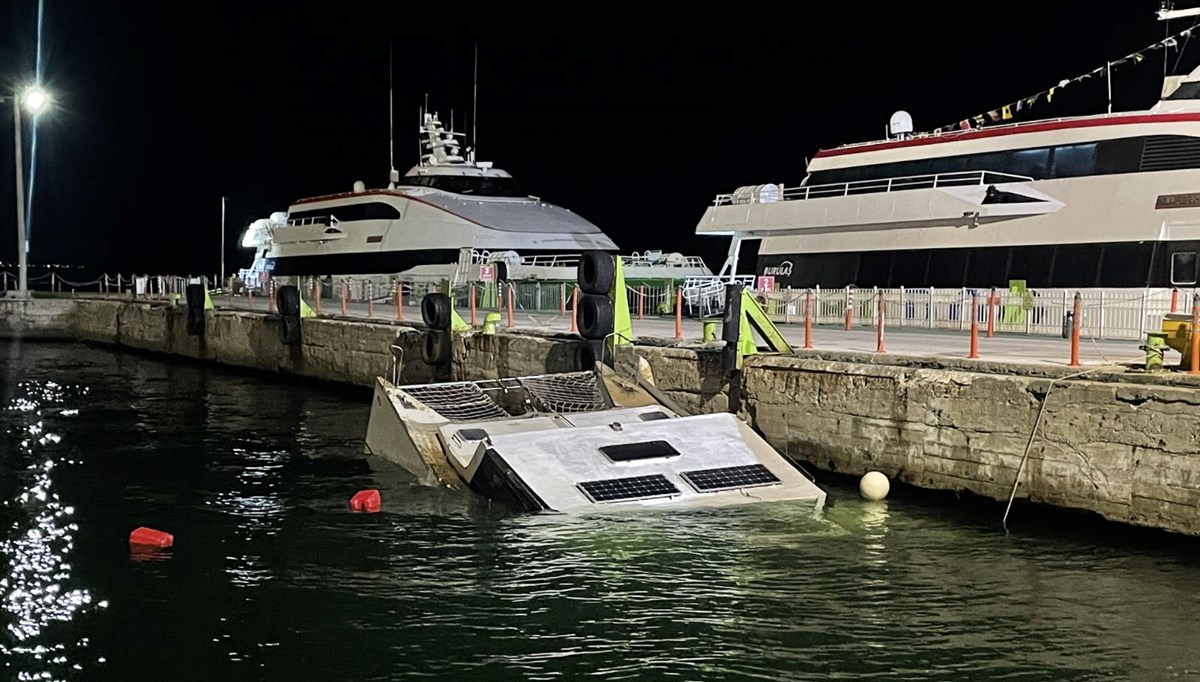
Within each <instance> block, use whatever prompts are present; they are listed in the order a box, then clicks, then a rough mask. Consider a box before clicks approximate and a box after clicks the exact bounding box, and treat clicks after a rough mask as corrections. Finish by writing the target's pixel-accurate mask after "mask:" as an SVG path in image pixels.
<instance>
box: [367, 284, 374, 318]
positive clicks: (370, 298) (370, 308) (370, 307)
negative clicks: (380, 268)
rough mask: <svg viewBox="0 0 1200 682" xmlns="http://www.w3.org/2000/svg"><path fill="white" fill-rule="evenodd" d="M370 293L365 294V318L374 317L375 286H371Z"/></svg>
mask: <svg viewBox="0 0 1200 682" xmlns="http://www.w3.org/2000/svg"><path fill="white" fill-rule="evenodd" d="M370 287H371V291H370V293H369V294H367V318H368V319H370V318H373V317H375V285H374V284H371V285H370Z"/></svg>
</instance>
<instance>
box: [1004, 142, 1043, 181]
mask: <svg viewBox="0 0 1200 682" xmlns="http://www.w3.org/2000/svg"><path fill="white" fill-rule="evenodd" d="M1008 157H1009V158H1008V159H1007V163H1005V164H1004V171H1005V172H1006V173H1012V174H1013V175H1026V176H1029V177H1031V178H1033V179H1034V180H1041V179H1043V178H1045V177H1046V175H1047V171H1048V170H1049V167H1050V150H1049V149H1021V150H1018V151H1015V152H1009V153H1008Z"/></svg>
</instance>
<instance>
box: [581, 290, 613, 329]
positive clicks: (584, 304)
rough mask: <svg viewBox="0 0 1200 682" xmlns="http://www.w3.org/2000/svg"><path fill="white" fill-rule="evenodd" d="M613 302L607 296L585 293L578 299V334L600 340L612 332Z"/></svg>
mask: <svg viewBox="0 0 1200 682" xmlns="http://www.w3.org/2000/svg"><path fill="white" fill-rule="evenodd" d="M613 321H614V316H613V304H612V301H610V300H608V296H600V295H597V294H587V295H586V296H584V297H583V298H581V299H579V335H580V336H582V337H583V338H585V339H595V340H601V339H603V338H604V337H606V336H608V335H609V334H611V333H612V332H613Z"/></svg>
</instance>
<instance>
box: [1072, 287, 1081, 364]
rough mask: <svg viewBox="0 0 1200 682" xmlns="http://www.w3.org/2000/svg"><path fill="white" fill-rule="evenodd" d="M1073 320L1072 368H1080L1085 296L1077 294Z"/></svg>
mask: <svg viewBox="0 0 1200 682" xmlns="http://www.w3.org/2000/svg"><path fill="white" fill-rule="evenodd" d="M1072 317H1073V318H1074V319H1072V320H1071V364H1070V366H1071V367H1079V366H1080V363H1079V330H1080V325H1081V320H1082V318H1083V296H1082V295H1080V293H1079V292H1078V291H1076V292H1075V314H1074V315H1073V316H1072Z"/></svg>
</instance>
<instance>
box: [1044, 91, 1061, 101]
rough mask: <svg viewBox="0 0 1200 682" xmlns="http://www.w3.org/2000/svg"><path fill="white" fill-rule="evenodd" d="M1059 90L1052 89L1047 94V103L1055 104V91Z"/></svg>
mask: <svg viewBox="0 0 1200 682" xmlns="http://www.w3.org/2000/svg"><path fill="white" fill-rule="evenodd" d="M1057 89H1058V88H1050V92H1047V93H1046V101H1047V102H1053V101H1054V91H1055V90H1057Z"/></svg>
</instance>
